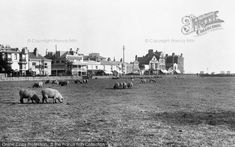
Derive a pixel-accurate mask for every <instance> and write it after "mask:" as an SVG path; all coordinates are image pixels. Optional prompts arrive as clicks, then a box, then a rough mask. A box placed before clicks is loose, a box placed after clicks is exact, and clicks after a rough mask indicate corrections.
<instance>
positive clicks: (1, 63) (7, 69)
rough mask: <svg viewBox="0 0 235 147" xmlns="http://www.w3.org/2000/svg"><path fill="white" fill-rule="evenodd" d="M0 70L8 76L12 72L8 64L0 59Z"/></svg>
mask: <svg viewBox="0 0 235 147" xmlns="http://www.w3.org/2000/svg"><path fill="white" fill-rule="evenodd" d="M0 68H1V69H3V71H4V72H5V73H7V74H8V75H9V74H10V73H12V72H13V70H12V68H11V66H10V64H8V63H7V61H6V60H2V59H0Z"/></svg>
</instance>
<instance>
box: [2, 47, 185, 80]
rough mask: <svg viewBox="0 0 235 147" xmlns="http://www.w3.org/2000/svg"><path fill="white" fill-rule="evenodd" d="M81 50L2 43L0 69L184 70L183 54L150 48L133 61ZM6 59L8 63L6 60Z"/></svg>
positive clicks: (72, 71) (99, 72)
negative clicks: (43, 52) (42, 52)
mask: <svg viewBox="0 0 235 147" xmlns="http://www.w3.org/2000/svg"><path fill="white" fill-rule="evenodd" d="M78 51H79V50H78V49H77V50H75V51H74V50H73V49H70V50H68V51H55V52H46V55H45V56H42V55H40V54H39V53H38V49H37V48H35V49H34V50H33V52H29V50H28V49H27V48H26V47H25V48H22V49H21V50H20V49H18V48H11V47H10V46H3V45H0V62H1V64H0V65H1V66H0V73H4V72H6V67H4V65H8V66H9V67H10V68H11V70H12V71H13V72H14V73H18V75H20V76H24V75H28V74H30V75H52V76H65V75H72V76H83V75H114V74H115V75H120V74H121V75H122V74H140V75H141V74H174V73H177V74H180V73H184V58H183V55H182V54H181V55H175V54H174V53H173V54H172V55H167V54H166V55H165V54H164V53H163V52H158V51H155V52H154V51H153V50H152V49H150V50H148V53H147V54H146V55H144V56H142V57H138V56H137V55H136V56H135V59H134V61H133V62H130V63H127V62H123V61H122V59H120V60H119V61H116V60H115V59H113V60H111V59H110V58H105V57H102V56H100V54H99V53H90V54H89V55H84V54H81V53H79V52H78ZM3 63H5V64H3Z"/></svg>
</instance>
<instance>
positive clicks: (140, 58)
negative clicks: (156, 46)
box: [137, 51, 162, 64]
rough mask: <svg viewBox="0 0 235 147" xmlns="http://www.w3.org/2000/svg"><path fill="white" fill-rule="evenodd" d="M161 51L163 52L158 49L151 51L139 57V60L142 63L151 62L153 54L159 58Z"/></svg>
mask: <svg viewBox="0 0 235 147" xmlns="http://www.w3.org/2000/svg"><path fill="white" fill-rule="evenodd" d="M161 53H162V52H158V51H156V52H151V53H148V54H146V55H145V56H143V57H138V59H137V60H138V61H139V63H140V64H149V61H150V60H152V58H153V56H155V57H156V58H157V60H159V58H160V55H161Z"/></svg>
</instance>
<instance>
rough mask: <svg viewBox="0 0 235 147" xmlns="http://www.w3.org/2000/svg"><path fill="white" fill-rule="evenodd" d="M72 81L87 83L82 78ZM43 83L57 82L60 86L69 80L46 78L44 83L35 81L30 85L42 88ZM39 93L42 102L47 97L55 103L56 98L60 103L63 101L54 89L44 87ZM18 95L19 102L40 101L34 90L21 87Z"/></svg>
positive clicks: (66, 83) (45, 100)
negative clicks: (25, 100)
mask: <svg viewBox="0 0 235 147" xmlns="http://www.w3.org/2000/svg"><path fill="white" fill-rule="evenodd" d="M74 83H76V84H77V83H80V84H86V83H88V80H87V79H83V80H78V79H77V80H74ZM44 84H57V85H60V86H66V85H68V84H69V81H58V80H46V81H45V83H43V82H36V83H34V84H33V86H32V87H33V88H43V85H44ZM41 93H42V100H41V101H42V103H44V102H46V103H47V99H48V98H53V103H57V101H56V100H58V101H59V102H60V103H62V102H63V96H62V95H61V94H60V92H59V91H58V90H56V89H52V88H45V89H42V91H41ZM19 95H20V102H21V103H24V99H27V100H28V102H29V101H32V103H40V98H39V96H38V95H37V93H36V92H35V91H34V90H31V89H21V90H20V91H19Z"/></svg>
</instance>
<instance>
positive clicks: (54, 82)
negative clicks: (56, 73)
mask: <svg viewBox="0 0 235 147" xmlns="http://www.w3.org/2000/svg"><path fill="white" fill-rule="evenodd" d="M51 83H52V84H57V85H58V84H59V82H58V81H57V80H53V81H52V82H51Z"/></svg>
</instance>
